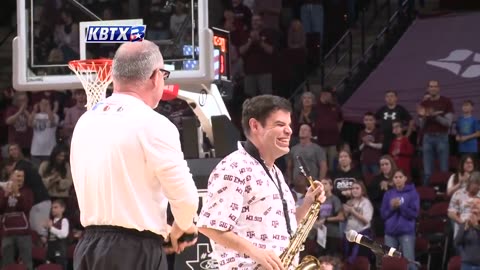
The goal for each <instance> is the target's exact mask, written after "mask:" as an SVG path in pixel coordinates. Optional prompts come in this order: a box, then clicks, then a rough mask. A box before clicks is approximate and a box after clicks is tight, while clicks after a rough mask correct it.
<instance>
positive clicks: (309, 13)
mask: <svg viewBox="0 0 480 270" xmlns="http://www.w3.org/2000/svg"><path fill="white" fill-rule="evenodd" d="M301 2H302V3H301V6H300V18H301V20H302V24H303V27H304V28H305V32H306V33H307V34H317V35H319V37H320V40H322V38H323V37H322V36H323V20H324V18H323V3H322V2H323V1H322V0H303V1H301Z"/></svg>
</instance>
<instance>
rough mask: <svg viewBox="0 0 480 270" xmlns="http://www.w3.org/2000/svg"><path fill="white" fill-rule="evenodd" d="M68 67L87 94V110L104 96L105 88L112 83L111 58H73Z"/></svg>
mask: <svg viewBox="0 0 480 270" xmlns="http://www.w3.org/2000/svg"><path fill="white" fill-rule="evenodd" d="M68 66H69V68H70V69H71V70H72V71H73V72H75V74H77V76H78V78H79V79H80V81H81V82H82V85H83V88H84V89H85V92H86V94H87V105H86V107H87V110H90V109H91V108H92V107H93V106H95V104H97V103H98V102H99V101H101V100H103V99H104V98H105V95H106V93H107V88H108V86H109V85H110V83H112V74H111V67H112V60H106V59H101V60H75V61H70V62H69V64H68Z"/></svg>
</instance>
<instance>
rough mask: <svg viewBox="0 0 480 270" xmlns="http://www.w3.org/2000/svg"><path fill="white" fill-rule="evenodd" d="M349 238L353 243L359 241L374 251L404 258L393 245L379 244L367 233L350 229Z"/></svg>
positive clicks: (358, 242) (347, 234)
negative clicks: (363, 233) (362, 233)
mask: <svg viewBox="0 0 480 270" xmlns="http://www.w3.org/2000/svg"><path fill="white" fill-rule="evenodd" d="M346 236H347V240H348V241H349V242H352V243H357V244H359V245H362V246H365V247H368V248H369V249H371V250H372V251H373V252H374V253H377V254H381V255H384V256H385V255H386V256H390V257H397V258H402V257H403V256H402V253H401V252H400V251H398V250H396V249H394V248H392V247H388V246H384V245H382V244H379V243H377V242H375V241H373V240H372V239H370V238H368V237H366V236H365V235H361V234H359V233H357V232H356V231H354V230H350V231H348V232H347V233H346Z"/></svg>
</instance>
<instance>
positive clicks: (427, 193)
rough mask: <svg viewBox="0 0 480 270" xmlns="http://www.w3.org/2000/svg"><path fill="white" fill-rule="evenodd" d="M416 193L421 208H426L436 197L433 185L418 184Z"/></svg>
mask: <svg viewBox="0 0 480 270" xmlns="http://www.w3.org/2000/svg"><path fill="white" fill-rule="evenodd" d="M417 193H418V196H419V197H420V202H421V206H422V209H423V210H427V209H428V208H430V206H431V205H432V203H433V201H435V198H436V191H435V189H434V188H433V187H429V186H428V187H427V186H419V187H417Z"/></svg>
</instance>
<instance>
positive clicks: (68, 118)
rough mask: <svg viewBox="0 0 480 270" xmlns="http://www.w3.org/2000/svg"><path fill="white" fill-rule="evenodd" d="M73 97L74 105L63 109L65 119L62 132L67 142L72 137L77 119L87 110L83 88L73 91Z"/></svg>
mask: <svg viewBox="0 0 480 270" xmlns="http://www.w3.org/2000/svg"><path fill="white" fill-rule="evenodd" d="M73 98H74V99H75V105H74V106H72V107H70V108H68V109H67V110H65V120H64V121H63V134H64V136H65V137H66V138H65V140H66V141H67V142H70V138H72V133H73V129H74V128H75V125H76V124H77V121H78V119H79V118H80V116H82V114H84V113H85V112H86V111H87V108H86V107H85V105H86V104H87V94H86V93H85V90H83V89H76V90H75V91H73Z"/></svg>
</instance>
